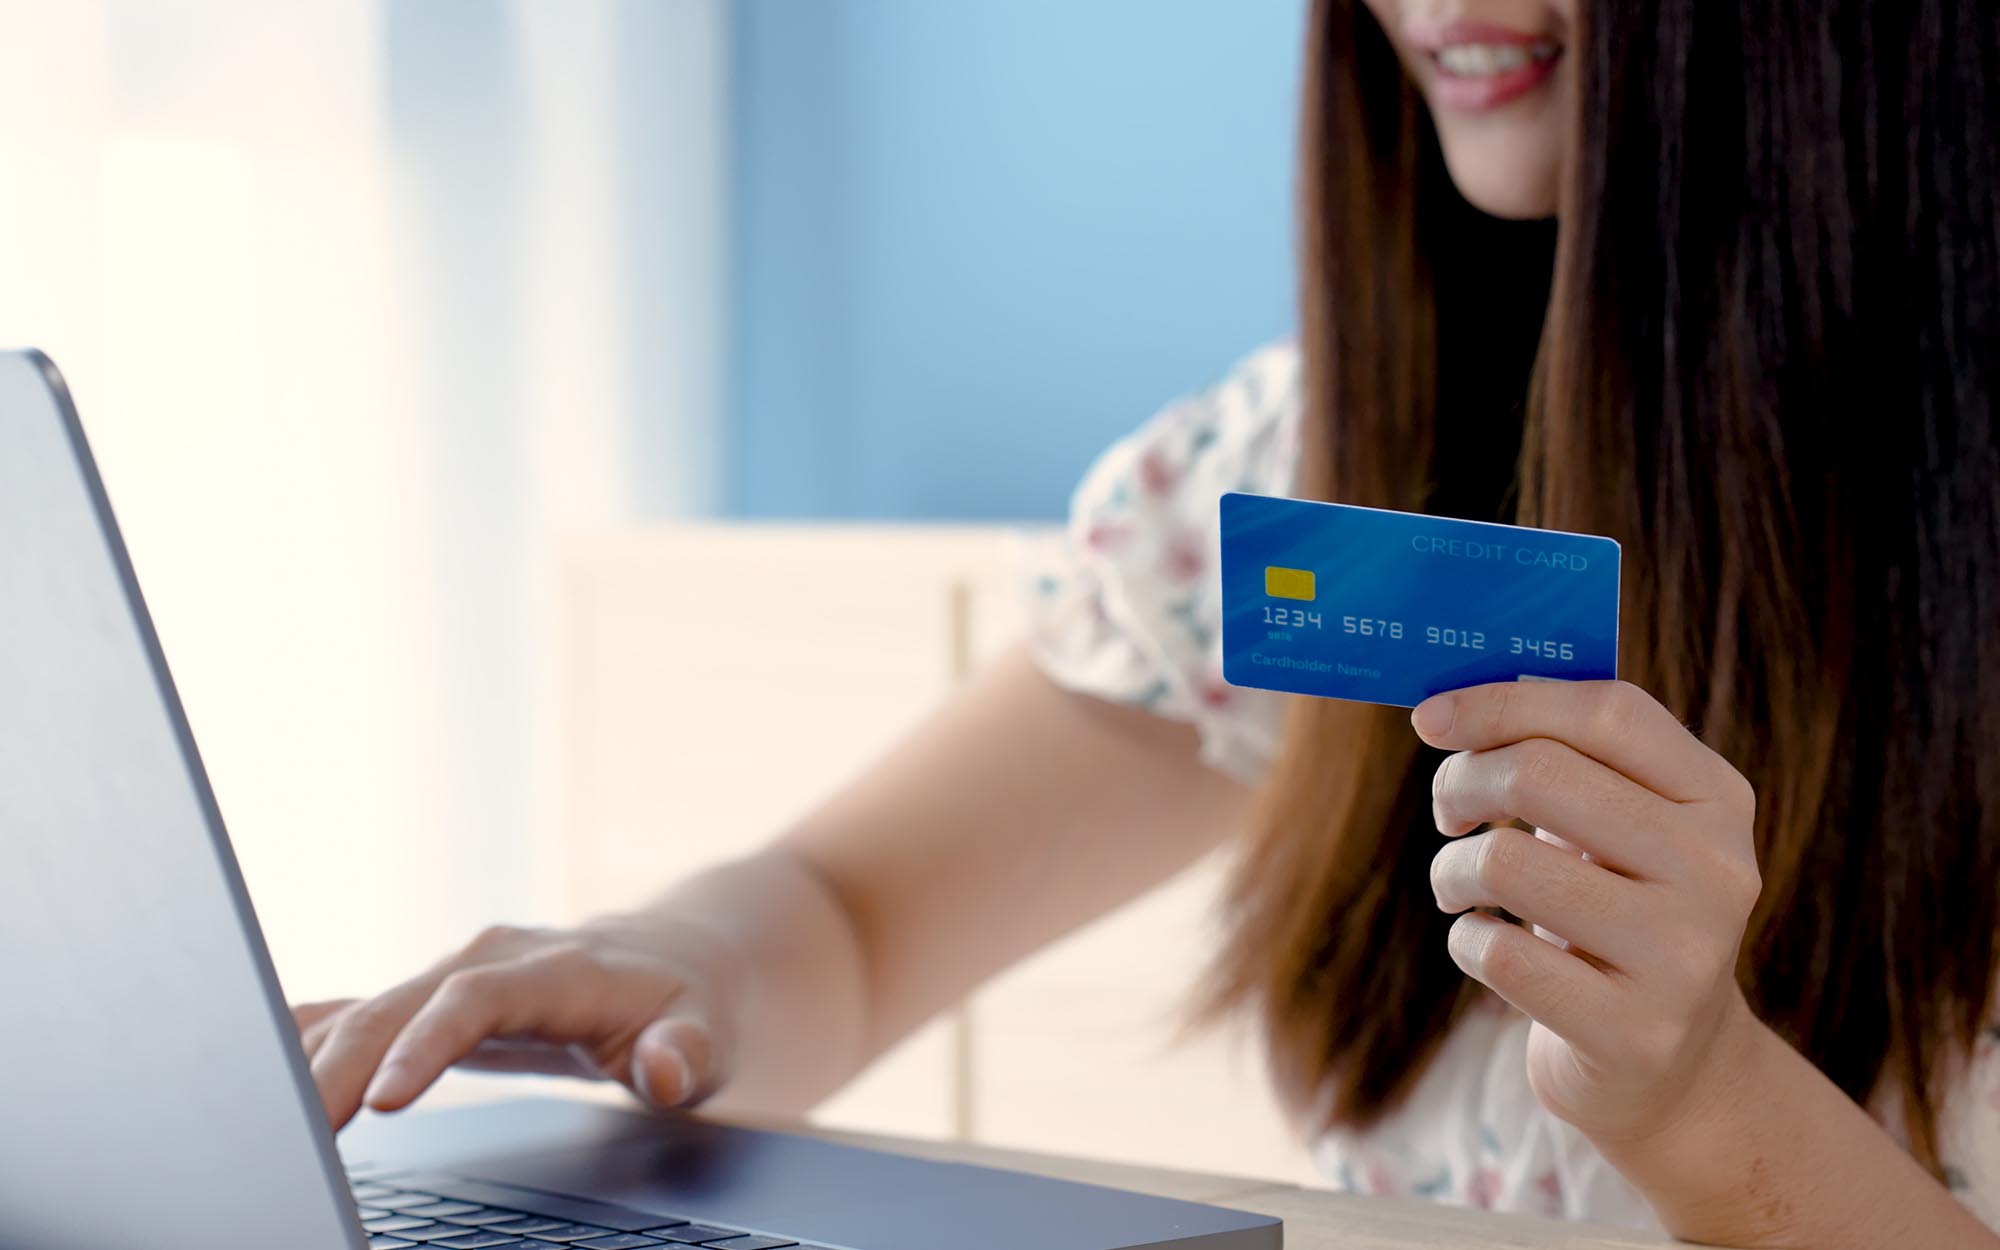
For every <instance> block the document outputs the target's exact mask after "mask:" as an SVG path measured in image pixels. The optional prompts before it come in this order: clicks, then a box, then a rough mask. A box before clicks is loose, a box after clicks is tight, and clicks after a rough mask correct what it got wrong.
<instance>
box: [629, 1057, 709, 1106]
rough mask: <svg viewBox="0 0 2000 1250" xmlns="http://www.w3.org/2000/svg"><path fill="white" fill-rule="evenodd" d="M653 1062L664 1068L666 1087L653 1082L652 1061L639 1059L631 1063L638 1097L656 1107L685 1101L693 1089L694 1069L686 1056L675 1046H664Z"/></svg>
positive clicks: (676, 1104) (674, 1104)
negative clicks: (637, 1088) (660, 1086)
mask: <svg viewBox="0 0 2000 1250" xmlns="http://www.w3.org/2000/svg"><path fill="white" fill-rule="evenodd" d="M653 1062H659V1063H660V1064H661V1066H662V1067H664V1068H665V1069H666V1081H665V1085H666V1088H664V1089H662V1088H659V1087H658V1086H656V1085H655V1084H654V1083H653V1077H652V1066H653V1064H652V1062H647V1061H645V1060H640V1061H639V1062H636V1063H634V1064H633V1065H632V1080H633V1083H634V1084H636V1085H637V1086H638V1087H639V1097H641V1098H643V1099H645V1100H646V1101H647V1102H649V1103H652V1104H653V1105H654V1106H656V1107H673V1106H678V1105H679V1104H681V1103H683V1102H686V1101H687V1096H688V1094H689V1093H690V1092H692V1090H693V1089H694V1069H693V1067H692V1066H691V1065H690V1064H689V1063H688V1061H687V1056H686V1055H684V1054H682V1053H681V1052H680V1051H679V1050H678V1049H677V1048H675V1047H672V1046H665V1047H662V1048H661V1049H660V1052H659V1054H658V1056H657V1057H656V1059H655V1060H654V1061H653Z"/></svg>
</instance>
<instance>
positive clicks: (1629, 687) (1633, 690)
mask: <svg viewBox="0 0 2000 1250" xmlns="http://www.w3.org/2000/svg"><path fill="white" fill-rule="evenodd" d="M1648 701H1649V696H1648V695H1647V694H1646V692H1645V691H1643V690H1641V689H1639V687H1637V686H1635V685H1633V684H1632V683H1631V682H1629V681H1614V682H1610V683H1607V684H1606V685H1605V687H1604V689H1603V693H1602V694H1600V695H1599V696H1598V700H1597V707H1596V709H1595V712H1594V720H1595V724H1596V728H1597V733H1598V736H1599V737H1600V738H1602V739H1603V740H1604V741H1605V742H1606V743H1608V744H1611V745H1613V746H1616V745H1620V744H1622V743H1625V742H1629V741H1630V740H1631V739H1632V736H1633V735H1634V733H1636V732H1637V730H1638V727H1639V718H1640V716H1641V715H1642V714H1643V713H1644V711H1645V707H1646V704H1647V702H1648Z"/></svg>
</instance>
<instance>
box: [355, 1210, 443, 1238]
mask: <svg viewBox="0 0 2000 1250" xmlns="http://www.w3.org/2000/svg"><path fill="white" fill-rule="evenodd" d="M361 1227H363V1228H365V1229H367V1230H368V1231H369V1232H371V1233H400V1232H402V1231H403V1230H404V1229H406V1228H435V1227H437V1221H435V1220H427V1219H425V1218H424V1217H423V1216H421V1215H403V1214H401V1213H400V1212H391V1213H390V1214H387V1215H382V1216H377V1217H376V1218H375V1219H372V1220H363V1221H361Z"/></svg>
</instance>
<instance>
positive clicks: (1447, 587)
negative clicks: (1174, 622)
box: [1222, 493, 1618, 707]
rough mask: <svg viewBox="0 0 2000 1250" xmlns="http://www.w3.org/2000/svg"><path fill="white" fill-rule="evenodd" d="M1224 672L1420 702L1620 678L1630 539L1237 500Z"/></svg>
mask: <svg viewBox="0 0 2000 1250" xmlns="http://www.w3.org/2000/svg"><path fill="white" fill-rule="evenodd" d="M1222 675H1223V678H1224V680H1226V681H1228V682H1229V683H1230V684H1231V685H1235V686H1256V687H1258V688H1260V689H1264V690H1285V691H1290V692H1292V693H1294V694H1312V695H1321V696H1324V697H1326V698H1332V699H1356V700H1360V701H1362V702H1365V703H1391V704H1395V705H1397V706H1399V707H1415V706H1416V705H1417V704H1419V703H1421V702H1423V701H1424V700H1425V699H1427V698H1429V697H1430V696H1431V695H1434V694H1436V693H1438V692H1439V691H1441V690H1456V689H1459V688H1460V687H1464V686H1476V685H1479V684H1481V683H1484V682H1490V681H1515V680H1518V679H1521V678H1552V679H1560V680H1568V681H1586V680H1592V679H1597V678H1609V677H1616V676H1617V675H1618V544H1617V543H1615V542H1613V541H1612V540H1611V539H1609V538H1599V537H1596V536H1595V535H1591V534H1565V533H1562V532H1560V531H1557V530H1538V529H1527V528H1525V527H1522V526H1518V525H1494V524H1490V523H1488V522H1483V521H1459V520H1453V519H1451V518H1448V517H1434V516H1422V515H1419V514H1416V513H1410V512H1389V511H1385V510H1383V509H1380V508H1356V507H1351V506H1349V505H1346V504H1337V503H1315V502H1311V501H1308V500H1301V499H1274V498H1270V497H1268V496H1264V495H1243V494H1233V493H1232V494H1227V495H1224V496H1223V497H1222Z"/></svg>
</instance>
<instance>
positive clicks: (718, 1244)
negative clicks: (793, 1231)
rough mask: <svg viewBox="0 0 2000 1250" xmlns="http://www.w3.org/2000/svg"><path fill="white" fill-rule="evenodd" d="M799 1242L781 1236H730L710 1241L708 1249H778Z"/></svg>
mask: <svg viewBox="0 0 2000 1250" xmlns="http://www.w3.org/2000/svg"><path fill="white" fill-rule="evenodd" d="M798 1244H799V1243H798V1242H796V1241H789V1240H787V1239H786V1238H783V1237H731V1238H730V1239H729V1240H728V1241H711V1242H709V1243H708V1250H779V1248H780V1247H781V1246H796V1245H798Z"/></svg>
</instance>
